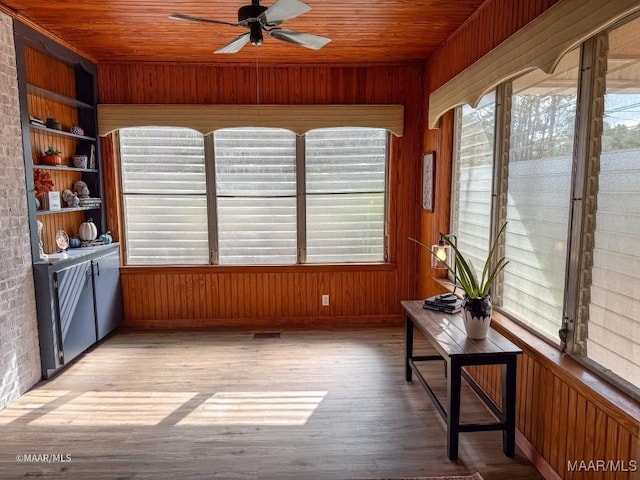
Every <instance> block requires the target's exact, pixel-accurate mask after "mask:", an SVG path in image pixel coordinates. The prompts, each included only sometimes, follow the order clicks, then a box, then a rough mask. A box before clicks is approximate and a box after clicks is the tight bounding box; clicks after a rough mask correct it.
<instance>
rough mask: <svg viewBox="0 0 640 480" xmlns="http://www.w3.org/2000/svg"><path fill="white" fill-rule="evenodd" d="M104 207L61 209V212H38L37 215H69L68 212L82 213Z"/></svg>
mask: <svg viewBox="0 0 640 480" xmlns="http://www.w3.org/2000/svg"><path fill="white" fill-rule="evenodd" d="M100 208H102V205H98V206H96V207H67V208H61V209H60V210H36V215H37V216H41V215H54V214H56V213H68V212H81V211H85V210H100Z"/></svg>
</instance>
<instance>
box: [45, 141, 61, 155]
mask: <svg viewBox="0 0 640 480" xmlns="http://www.w3.org/2000/svg"><path fill="white" fill-rule="evenodd" d="M44 154H45V155H60V150H58V147H56V146H55V145H54V144H53V143H50V144H49V149H48V150H47V151H46V152H44Z"/></svg>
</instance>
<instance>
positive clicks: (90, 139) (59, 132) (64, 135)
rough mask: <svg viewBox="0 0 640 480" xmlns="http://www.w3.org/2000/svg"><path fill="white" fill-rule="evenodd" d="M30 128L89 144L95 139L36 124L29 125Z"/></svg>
mask: <svg viewBox="0 0 640 480" xmlns="http://www.w3.org/2000/svg"><path fill="white" fill-rule="evenodd" d="M31 128H32V129H35V130H42V131H44V132H47V133H52V134H54V135H60V136H63V137H71V138H76V139H78V140H89V141H91V142H95V141H96V139H95V137H87V136H84V135H76V134H75V133H71V132H65V131H64V130H55V129H53V128H47V127H45V126H44V125H39V124H37V123H31Z"/></svg>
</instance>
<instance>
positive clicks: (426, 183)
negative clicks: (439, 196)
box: [422, 152, 435, 212]
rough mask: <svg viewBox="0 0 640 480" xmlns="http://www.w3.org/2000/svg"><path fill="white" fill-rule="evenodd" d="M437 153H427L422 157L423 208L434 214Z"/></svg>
mask: <svg viewBox="0 0 640 480" xmlns="http://www.w3.org/2000/svg"><path fill="white" fill-rule="evenodd" d="M434 157H435V153H434V152H430V153H425V154H424V157H422V208H423V209H424V210H426V211H427V212H433V167H434V161H435V158H434Z"/></svg>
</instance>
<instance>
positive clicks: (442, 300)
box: [422, 293, 462, 313]
mask: <svg viewBox="0 0 640 480" xmlns="http://www.w3.org/2000/svg"><path fill="white" fill-rule="evenodd" d="M422 308H426V309H428V310H437V311H439V312H444V313H457V312H459V311H460V309H461V308H462V300H460V299H459V298H458V297H456V296H455V295H453V294H452V293H445V294H442V295H434V296H433V297H429V298H426V299H425V300H424V303H423V305H422Z"/></svg>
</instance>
